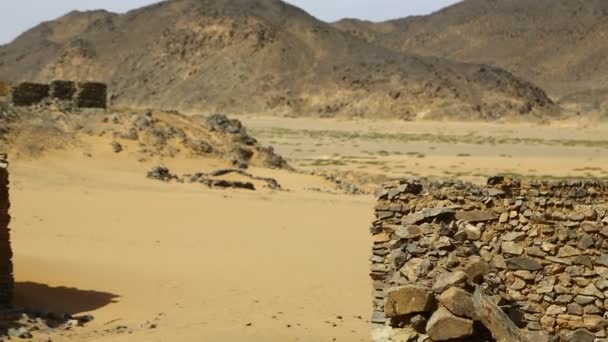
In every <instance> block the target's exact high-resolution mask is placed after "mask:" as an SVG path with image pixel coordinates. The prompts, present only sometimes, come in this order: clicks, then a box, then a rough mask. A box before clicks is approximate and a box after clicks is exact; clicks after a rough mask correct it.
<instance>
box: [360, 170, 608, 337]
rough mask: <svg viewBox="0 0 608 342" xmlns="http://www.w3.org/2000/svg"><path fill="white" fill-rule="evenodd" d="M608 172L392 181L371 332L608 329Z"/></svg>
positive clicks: (383, 211) (378, 246)
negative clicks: (478, 181) (551, 177)
mask: <svg viewBox="0 0 608 342" xmlns="http://www.w3.org/2000/svg"><path fill="white" fill-rule="evenodd" d="M607 212H608V184H606V183H603V182H600V181H594V180H585V181H542V182H537V181H530V182H522V181H519V180H512V179H504V178H502V177H493V178H490V179H489V180H488V184H487V185H486V186H476V185H472V184H468V183H462V182H423V181H415V180H402V181H396V182H393V183H390V184H385V186H384V188H383V190H382V192H381V195H380V197H379V200H378V204H377V206H376V210H375V214H376V218H377V219H376V220H375V221H374V223H373V226H372V228H371V232H372V234H373V240H374V242H373V250H372V257H371V273H370V275H371V278H372V280H373V287H374V292H373V293H374V295H373V297H374V299H373V307H374V311H373V315H372V319H371V321H372V325H373V339H374V341H376V342H378V341H446V340H450V341H452V340H454V341H501V342H502V341H505V342H507V341H570V342H578V341H608V340H607V339H606V338H607V330H606V329H607V327H608V320H607V318H606V317H608V214H607Z"/></svg>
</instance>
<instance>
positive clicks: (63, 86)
mask: <svg viewBox="0 0 608 342" xmlns="http://www.w3.org/2000/svg"><path fill="white" fill-rule="evenodd" d="M50 87H51V98H52V99H57V100H59V101H72V100H73V99H74V95H76V83H74V82H72V81H53V82H51V84H50Z"/></svg>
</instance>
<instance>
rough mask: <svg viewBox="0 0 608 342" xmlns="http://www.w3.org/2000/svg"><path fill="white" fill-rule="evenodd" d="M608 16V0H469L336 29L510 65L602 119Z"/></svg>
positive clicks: (420, 50) (417, 49)
mask: <svg viewBox="0 0 608 342" xmlns="http://www.w3.org/2000/svg"><path fill="white" fill-rule="evenodd" d="M607 19H608V3H607V2H606V1H603V0H540V1H527V0H499V1H495V0H467V1H462V2H459V3H458V4H456V5H453V6H451V7H448V8H446V9H443V10H441V11H438V12H436V13H433V14H431V15H428V16H419V17H408V18H403V19H398V20H392V21H387V22H382V23H371V22H364V21H359V20H343V21H340V22H337V23H335V24H334V27H337V28H339V29H341V30H343V31H345V32H349V33H351V34H353V35H355V36H357V37H360V38H362V39H364V40H366V41H368V42H373V43H375V44H377V45H380V46H383V47H386V48H389V49H393V50H396V51H403V52H408V53H417V54H420V55H425V56H427V55H428V56H437V57H441V58H447V59H450V60H455V61H461V62H467V63H483V64H488V65H493V66H496V67H500V68H505V69H507V70H509V71H511V72H513V73H514V74H515V75H517V76H520V77H523V78H525V79H527V80H529V81H532V82H534V83H535V84H538V85H539V86H540V87H542V88H543V89H544V90H546V91H547V92H548V94H549V95H550V96H551V97H552V98H554V99H556V100H559V101H560V102H561V103H562V104H563V105H564V106H565V107H566V108H568V107H571V108H573V109H576V110H578V111H579V112H581V113H583V114H585V115H591V114H596V115H602V116H604V117H605V116H606V115H607V114H606V113H608V103H607V102H606V100H605V99H606V96H605V94H606V92H607V90H608V89H607V87H606V84H607V81H608V58H606V56H608V47H607V46H606V44H605V43H604V42H605V36H606V34H607V33H608V20H607Z"/></svg>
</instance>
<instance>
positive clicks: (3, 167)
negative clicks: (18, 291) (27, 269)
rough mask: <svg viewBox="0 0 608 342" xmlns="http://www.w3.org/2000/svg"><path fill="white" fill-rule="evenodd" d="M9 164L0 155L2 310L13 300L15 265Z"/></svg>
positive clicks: (0, 300) (0, 293)
mask: <svg viewBox="0 0 608 342" xmlns="http://www.w3.org/2000/svg"><path fill="white" fill-rule="evenodd" d="M9 207H10V202H9V196H8V162H7V161H6V156H5V155H2V154H0V308H8V307H10V305H11V301H12V298H13V286H14V285H13V283H14V280H13V263H12V256H13V254H12V250H11V244H10V235H9V228H8V225H9V221H10V216H9V213H8V210H9Z"/></svg>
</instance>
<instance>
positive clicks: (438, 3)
mask: <svg viewBox="0 0 608 342" xmlns="http://www.w3.org/2000/svg"><path fill="white" fill-rule="evenodd" d="M458 1H459V0H287V2H289V3H292V4H294V5H296V6H298V7H300V8H302V9H304V10H306V11H307V12H308V13H310V14H312V15H314V16H315V17H317V18H319V19H322V20H325V21H336V20H338V19H342V18H359V19H367V20H373V21H382V20H387V19H394V18H400V17H406V16H408V15H418V14H428V13H431V12H434V11H436V10H438V9H440V8H443V7H445V6H448V5H451V4H454V3H456V2H458ZM155 2H159V0H0V44H5V43H8V42H10V41H12V40H13V39H15V38H16V37H17V36H18V35H19V34H20V33H21V32H23V31H25V30H27V29H29V28H31V27H33V26H35V25H37V24H38V23H40V22H42V21H47V20H51V19H54V18H57V17H59V16H61V15H63V14H65V13H68V12H70V11H72V10H81V11H82V10H91V9H100V8H103V9H106V10H109V11H112V12H125V11H128V10H130V9H134V8H138V7H141V6H145V5H148V4H152V3H155Z"/></svg>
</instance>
